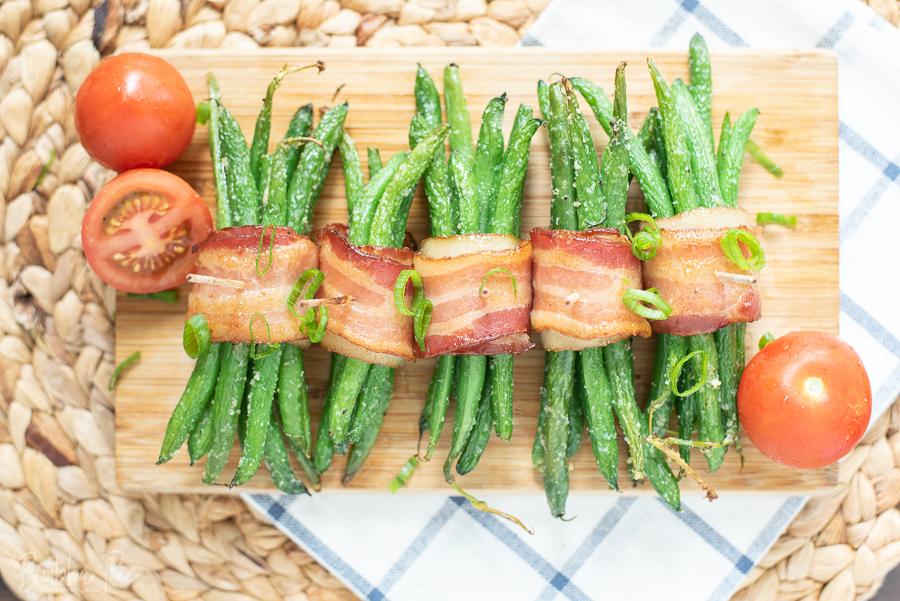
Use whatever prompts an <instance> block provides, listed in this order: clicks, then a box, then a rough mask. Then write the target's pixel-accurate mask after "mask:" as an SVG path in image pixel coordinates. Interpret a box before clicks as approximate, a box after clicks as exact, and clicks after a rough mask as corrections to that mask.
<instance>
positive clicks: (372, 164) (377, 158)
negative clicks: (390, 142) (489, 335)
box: [366, 146, 383, 182]
mask: <svg viewBox="0 0 900 601" xmlns="http://www.w3.org/2000/svg"><path fill="white" fill-rule="evenodd" d="M366 158H367V160H368V162H369V181H370V182H371V181H372V179H374V177H375V176H376V175H378V172H379V171H381V168H382V167H383V164H382V162H381V152H380V151H379V150H378V149H377V148H372V147H371V146H369V147H368V148H366Z"/></svg>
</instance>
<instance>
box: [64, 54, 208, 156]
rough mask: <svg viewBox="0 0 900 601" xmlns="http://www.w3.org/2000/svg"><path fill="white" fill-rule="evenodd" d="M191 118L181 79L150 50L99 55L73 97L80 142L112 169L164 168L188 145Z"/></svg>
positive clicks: (188, 94) (192, 112)
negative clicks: (100, 61) (103, 58)
mask: <svg viewBox="0 0 900 601" xmlns="http://www.w3.org/2000/svg"><path fill="white" fill-rule="evenodd" d="M196 121H197V116H196V110H195V109H194V99H193V97H192V96H191V91H190V90H188V87H187V84H186V83H185V82H184V78H183V77H181V74H180V73H179V72H178V71H176V70H175V67H173V66H172V65H170V64H169V63H167V62H166V61H164V60H163V59H161V58H157V57H155V56H150V55H149V54H137V53H129V54H120V55H118V56H112V57H110V58H108V59H106V60H104V61H103V62H102V63H100V65H99V66H98V67H97V68H96V69H94V70H93V71H92V72H91V74H90V75H88V77H87V79H85V80H84V83H83V84H81V88H79V90H78V95H77V96H76V97H75V129H76V130H78V137H79V138H80V139H81V144H82V146H84V149H85V150H86V151H87V153H88V154H89V155H91V156H92V157H93V158H94V159H95V160H96V161H97V162H98V163H100V164H101V165H103V166H104V167H109V168H110V169H113V170H115V171H127V170H128V169H136V168H139V167H151V168H160V167H165V166H166V165H168V164H169V163H171V162H172V161H174V160H175V159H177V158H178V157H179V156H180V155H181V153H182V152H184V149H185V148H187V146H188V144H189V143H190V141H191V137H192V136H193V135H194V127H195V126H196Z"/></svg>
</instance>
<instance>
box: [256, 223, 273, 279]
mask: <svg viewBox="0 0 900 601" xmlns="http://www.w3.org/2000/svg"><path fill="white" fill-rule="evenodd" d="M270 227H271V228H272V237H271V238H269V264H268V265H266V268H265V269H263V270H262V273H260V271H259V259H260V257H262V251H263V241H265V239H266V232H268V231H269V228H270ZM277 231H278V230H277V228H276V226H275V224H274V223H270V224H269V225H267V226H266V227H265V228H263V231H262V235H261V236H260V237H259V252H258V253H256V275H258V276H263V275H266V272H267V271H269V267H271V266H272V258H273V257H272V252H273V251H274V249H275V232H277Z"/></svg>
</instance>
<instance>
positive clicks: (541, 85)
mask: <svg viewBox="0 0 900 601" xmlns="http://www.w3.org/2000/svg"><path fill="white" fill-rule="evenodd" d="M537 97H538V108H540V109H541V115H542V116H543V117H544V119H545V120H546V121H549V120H550V84H548V83H547V82H546V81H544V80H543V79H539V80H538V83H537Z"/></svg>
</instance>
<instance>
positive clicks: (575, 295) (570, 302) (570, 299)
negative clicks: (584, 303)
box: [565, 292, 581, 307]
mask: <svg viewBox="0 0 900 601" xmlns="http://www.w3.org/2000/svg"><path fill="white" fill-rule="evenodd" d="M579 298H581V295H580V294H578V293H577V292H573V293H572V294H570V295H569V296H567V297H566V303H565V304H566V306H567V307H571V306H572V305H574V304H575V303H576V302H578V299H579Z"/></svg>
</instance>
